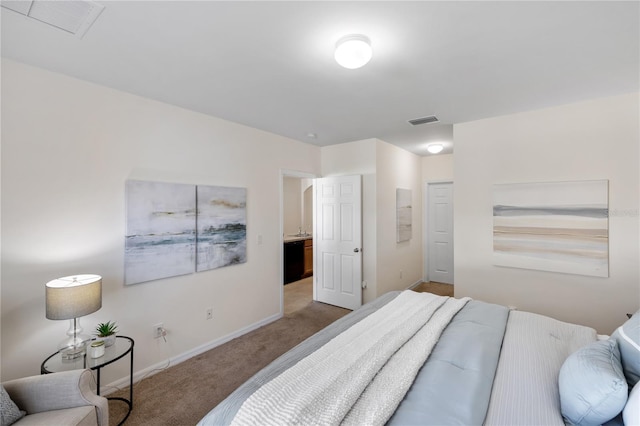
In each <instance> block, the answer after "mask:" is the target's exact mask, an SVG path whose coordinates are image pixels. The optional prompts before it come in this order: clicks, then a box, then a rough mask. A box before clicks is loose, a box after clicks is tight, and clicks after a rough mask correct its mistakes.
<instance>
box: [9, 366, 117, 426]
mask: <svg viewBox="0 0 640 426" xmlns="http://www.w3.org/2000/svg"><path fill="white" fill-rule="evenodd" d="M93 382H94V380H93V375H92V374H91V371H90V370H72V371H63V372H60V373H52V374H43V375H40V376H31V377H25V378H22V379H16V380H11V381H8V382H4V383H3V384H2V385H3V386H4V388H5V389H6V391H7V393H8V394H9V396H11V399H12V400H13V402H15V403H16V405H17V406H18V407H19V408H20V409H21V410H25V411H26V412H27V414H35V413H41V412H43V411H51V410H60V409H63V408H73V407H81V406H84V405H94V406H95V407H96V411H97V415H98V424H99V425H104V426H108V424H109V403H108V401H107V399H106V398H104V397H101V396H98V395H97V394H96V393H95V392H94V391H93V390H92V389H91V385H92V384H93Z"/></svg>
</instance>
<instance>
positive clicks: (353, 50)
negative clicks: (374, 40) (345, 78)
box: [335, 34, 373, 70]
mask: <svg viewBox="0 0 640 426" xmlns="http://www.w3.org/2000/svg"><path fill="white" fill-rule="evenodd" d="M372 56H373V50H372V49H371V41H369V38H367V37H366V36H363V35H360V34H351V35H348V36H345V37H342V38H341V39H340V40H338V42H337V43H336V51H335V58H336V62H338V63H339V64H340V65H342V66H343V67H345V68H348V69H350V70H353V69H356V68H360V67H362V66H364V65H366V64H367V62H369V61H370V60H371V57H372Z"/></svg>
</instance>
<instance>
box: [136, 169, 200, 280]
mask: <svg viewBox="0 0 640 426" xmlns="http://www.w3.org/2000/svg"><path fill="white" fill-rule="evenodd" d="M195 193H196V187H195V185H186V184H176V183H163V182H144V181H135V180H130V181H127V183H126V210H127V217H126V226H127V230H126V237H125V274H124V275H125V284H127V285H128V284H136V283H141V282H145V281H151V280H156V279H160V278H167V277H173V276H176V275H184V274H191V273H193V272H195V257H196V233H195V229H196V197H195Z"/></svg>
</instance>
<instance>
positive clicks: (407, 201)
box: [396, 188, 412, 243]
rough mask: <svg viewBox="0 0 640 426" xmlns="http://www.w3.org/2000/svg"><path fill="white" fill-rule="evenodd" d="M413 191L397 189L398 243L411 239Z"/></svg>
mask: <svg viewBox="0 0 640 426" xmlns="http://www.w3.org/2000/svg"><path fill="white" fill-rule="evenodd" d="M411 215H412V211H411V190H410V189H402V188H396V242H398V243H401V242H403V241H409V240H410V239H411Z"/></svg>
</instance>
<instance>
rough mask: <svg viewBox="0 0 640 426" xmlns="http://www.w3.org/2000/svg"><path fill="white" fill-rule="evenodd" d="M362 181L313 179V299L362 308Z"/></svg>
mask: <svg viewBox="0 0 640 426" xmlns="http://www.w3.org/2000/svg"><path fill="white" fill-rule="evenodd" d="M361 181H362V178H361V176H359V175H358V176H338V177H328V178H321V179H315V181H314V185H313V192H314V197H313V198H314V200H315V204H314V209H313V210H314V220H313V223H314V229H315V232H314V235H313V252H314V265H313V277H314V278H313V299H314V300H317V301H319V302H324V303H328V304H330V305H335V306H340V307H343V308H347V309H356V308H358V307H360V306H361V305H362V184H361Z"/></svg>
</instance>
